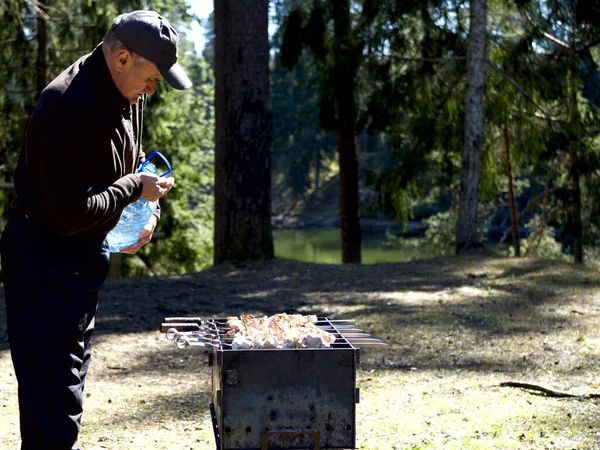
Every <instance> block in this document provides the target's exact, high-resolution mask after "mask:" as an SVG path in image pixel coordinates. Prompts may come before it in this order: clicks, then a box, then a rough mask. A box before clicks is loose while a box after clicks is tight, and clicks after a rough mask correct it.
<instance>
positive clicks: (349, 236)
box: [332, 0, 362, 264]
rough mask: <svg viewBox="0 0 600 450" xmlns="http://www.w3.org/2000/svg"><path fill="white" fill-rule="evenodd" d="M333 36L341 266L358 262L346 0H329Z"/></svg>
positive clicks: (351, 50)
mask: <svg viewBox="0 0 600 450" xmlns="http://www.w3.org/2000/svg"><path fill="white" fill-rule="evenodd" d="M332 4H333V9H334V15H333V16H334V20H335V24H334V33H335V44H334V45H335V68H334V85H335V101H336V110H337V122H338V160H339V165H340V219H341V228H342V235H341V238H342V262H343V263H344V264H348V263H356V264H360V262H361V243H362V234H361V229H360V212H359V204H358V159H357V152H356V129H355V122H356V101H355V98H354V88H355V80H356V75H357V67H358V61H357V58H358V55H357V52H356V44H355V42H354V39H353V36H352V21H351V16H350V0H333V1H332Z"/></svg>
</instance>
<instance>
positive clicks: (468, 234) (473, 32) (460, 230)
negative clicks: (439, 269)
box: [456, 0, 487, 253]
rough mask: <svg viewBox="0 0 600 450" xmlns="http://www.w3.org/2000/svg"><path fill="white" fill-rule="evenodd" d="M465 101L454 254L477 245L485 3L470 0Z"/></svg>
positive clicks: (484, 0) (484, 58)
mask: <svg viewBox="0 0 600 450" xmlns="http://www.w3.org/2000/svg"><path fill="white" fill-rule="evenodd" d="M470 9H471V11H470V17H471V23H470V31H469V48H468V53H467V92H466V97H465V143H464V151H463V161H462V169H461V174H460V201H459V211H458V219H457V221H456V253H459V252H461V250H463V249H466V248H469V247H471V246H473V245H474V244H477V242H478V236H477V207H478V203H479V201H478V191H479V178H480V172H481V154H482V150H483V91H484V83H485V67H486V56H485V48H486V23H487V16H486V15H487V11H486V10H487V0H471V8H470Z"/></svg>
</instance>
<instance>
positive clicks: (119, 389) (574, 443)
mask: <svg viewBox="0 0 600 450" xmlns="http://www.w3.org/2000/svg"><path fill="white" fill-rule="evenodd" d="M599 288H600V274H599V273H598V272H597V271H596V270H594V269H591V268H587V267H583V266H574V265H571V264H567V263H563V262H552V261H541V260H535V259H520V260H517V259H507V258H489V257H482V256H472V257H461V258H457V257H447V258H436V259H429V260H419V261H412V262H408V263H395V264H380V265H369V266H367V265H364V266H334V265H317V264H311V263H303V262H297V261H288V260H281V259H279V260H275V261H272V262H269V263H263V264H257V265H246V266H238V267H234V266H228V267H216V268H213V269H210V270H207V271H204V272H200V273H197V274H190V275H186V276H182V277H171V278H139V279H126V280H109V281H108V282H107V284H106V286H105V287H104V288H103V291H102V299H101V305H100V310H99V316H98V325H97V334H96V336H95V348H94V355H93V362H92V367H91V370H90V374H89V379H88V382H87V386H86V399H85V404H84V406H85V413H84V423H83V427H82V432H81V440H80V441H81V444H82V446H83V447H84V448H85V450H98V449H110V450H133V449H135V450H139V449H170V450H177V449H182V450H183V449H200V450H208V449H214V437H213V432H212V428H211V423H210V417H209V413H208V407H207V404H208V402H209V397H210V393H211V379H210V372H209V370H208V366H207V363H206V356H205V355H204V354H203V353H201V352H199V351H196V350H195V349H189V348H188V349H185V350H178V349H176V348H175V346H174V345H173V343H172V342H169V341H166V340H165V339H164V337H163V336H162V335H161V334H160V333H158V332H157V331H156V329H157V327H158V325H159V323H160V321H161V320H162V318H163V317H166V316H174V315H200V316H203V317H211V316H220V317H222V316H224V315H233V314H240V313H241V312H244V313H254V314H272V313H274V312H281V311H287V312H290V311H297V312H302V313H315V314H319V315H327V316H331V317H344V318H352V319H355V321H356V325H357V326H359V327H360V328H363V329H364V330H365V331H368V332H370V333H371V334H373V335H374V336H376V337H378V338H380V339H382V340H383V341H385V342H386V343H388V347H387V348H385V349H363V350H361V364H360V368H359V370H358V372H357V387H359V388H360V403H359V404H358V405H357V446H358V448H359V449H360V450H395V449H402V450H409V449H413V450H415V449H423V450H424V449H428V450H429V449H436V450H439V449H443V450H459V449H460V450H465V449H477V450H486V449H501V450H508V449H519V450H544V449H549V450H550V449H565V450H566V449H568V450H571V449H577V450H584V449H586V450H597V449H600V431H598V417H600V414H599V413H600V407H599V406H600V405H599V403H598V400H595V399H585V398H574V399H569V398H551V397H547V396H543V395H538V394H536V393H534V392H526V391H523V390H520V389H515V388H507V387H500V383H502V382H504V381H522V382H528V383H534V384H538V385H541V386H544V387H547V388H551V389H555V390H559V391H564V392H570V393H574V394H581V395H583V394H585V393H589V392H598V390H599V389H600V388H599V385H600V374H599V372H598V367H599V364H598V363H599V362H600V356H599V349H600V331H599V329H598V323H599V321H598V319H599V318H600V294H599V292H600V291H599ZM0 304H2V303H0ZM0 314H1V313H0ZM0 323H3V318H2V317H0ZM1 326H2V325H0V327H1ZM3 339H4V343H2V340H3ZM7 349H8V346H7V344H6V342H5V335H4V337H3V334H2V329H0V448H1V449H16V448H18V445H19V444H18V420H17V415H18V410H17V405H16V382H15V379H14V375H13V373H12V367H11V364H10V356H9V352H8V350H7Z"/></svg>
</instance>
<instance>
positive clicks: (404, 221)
mask: <svg viewBox="0 0 600 450" xmlns="http://www.w3.org/2000/svg"><path fill="white" fill-rule="evenodd" d="M259 3H260V4H262V6H263V7H262V8H260V9H259V8H257V9H256V10H252V11H247V10H242V9H240V10H238V9H236V8H233V7H231V8H227V9H223V10H220V9H219V8H216V9H215V11H214V12H213V14H211V16H210V17H208V18H206V19H199V18H197V17H194V16H193V14H192V13H191V12H190V10H189V5H188V4H187V3H186V2H185V1H184V0H161V1H140V0H119V1H106V2H96V1H84V0H81V1H63V0H47V1H46V2H44V3H42V2H38V1H36V0H3V1H2V11H1V14H2V15H1V16H0V20H1V21H2V27H0V29H1V31H0V34H1V37H0V52H1V53H0V54H1V55H2V60H1V67H2V69H1V70H0V79H1V85H2V89H1V90H0V105H1V111H2V121H1V125H0V148H1V149H2V151H1V152H0V181H1V182H2V185H1V187H2V189H1V190H0V212H1V220H2V222H0V228H2V227H3V224H4V223H5V222H6V220H7V218H8V216H9V214H10V202H11V200H12V198H13V197H14V194H15V192H14V189H12V178H13V172H14V168H15V162H16V160H17V155H18V152H19V150H20V147H21V144H22V140H23V136H24V132H25V129H26V125H27V120H28V117H29V115H30V114H31V112H32V110H33V108H34V106H35V102H36V98H37V97H38V95H39V93H40V92H41V90H42V89H43V88H44V87H45V85H46V84H47V83H48V82H49V81H51V80H52V79H53V78H54V77H55V76H56V75H57V74H59V73H60V72H61V71H62V70H64V68H66V67H67V66H68V65H69V64H70V63H71V62H72V61H73V60H74V59H76V58H77V57H79V56H80V55H82V54H85V53H87V52H89V51H91V50H92V49H93V48H94V47H95V46H96V45H97V44H98V43H99V42H100V41H101V40H102V37H103V35H104V33H105V31H106V29H107V27H108V26H109V24H110V22H111V21H112V18H113V17H114V16H115V15H117V14H118V13H119V12H123V11H128V10H133V9H144V8H148V9H156V10H158V11H159V12H161V13H162V14H164V15H165V16H166V17H167V18H168V19H169V20H170V21H171V22H172V23H173V24H174V26H175V27H176V28H179V29H181V30H188V29H189V27H190V24H191V23H192V22H193V21H198V20H201V22H202V25H203V26H204V30H205V36H204V38H205V39H206V45H205V46H204V49H203V51H202V52H201V53H198V52H197V51H196V50H195V47H194V44H193V42H192V39H191V37H190V34H189V33H185V32H182V33H181V35H182V36H181V40H182V43H181V48H180V55H179V56H180V61H181V62H182V63H183V64H184V65H185V67H186V68H187V70H188V72H189V73H190V74H191V75H190V76H191V78H192V80H193V82H194V84H193V88H192V89H190V90H189V91H186V92H183V93H182V92H174V91H173V90H169V89H168V88H166V87H165V86H159V87H158V89H157V92H156V94H155V95H153V96H152V97H151V98H150V100H149V102H148V111H147V114H146V120H145V123H144V148H145V149H151V150H155V149H159V150H160V151H161V152H162V153H163V154H165V155H168V157H169V159H170V160H171V161H172V164H173V167H174V168H175V172H174V174H175V176H176V180H177V181H176V182H177V188H176V189H174V191H173V193H172V194H171V195H169V196H168V197H166V198H165V199H163V201H162V210H163V220H161V222H160V224H159V228H158V232H157V234H156V238H155V239H154V240H153V241H152V242H151V244H149V245H147V246H146V247H145V248H144V249H143V250H142V251H141V252H139V254H138V255H136V256H135V257H121V255H114V257H115V259H116V260H118V267H117V268H116V271H113V274H120V275H124V276H128V275H133V274H137V275H144V274H146V275H147V274H177V273H186V272H192V271H196V270H200V269H202V268H206V267H209V266H210V265H212V264H218V263H220V262H222V261H244V260H264V259H269V258H272V257H274V256H275V255H274V251H273V237H272V234H273V230H274V229H277V228H282V227H287V228H293V227H302V226H310V225H312V226H315V225H316V226H318V223H317V224H315V223H314V222H315V220H314V219H313V221H312V222H313V223H311V212H312V213H314V212H315V211H317V212H321V213H323V211H325V214H327V215H328V217H325V219H327V220H323V217H320V219H319V220H320V221H321V222H327V223H333V224H335V225H336V226H338V227H339V228H340V230H341V233H340V240H341V248H342V259H343V262H346V263H360V262H361V237H362V235H361V223H363V224H367V225H368V223H369V220H370V219H377V218H385V219H389V220H391V221H394V222H395V223H396V224H397V225H398V227H396V228H395V229H396V232H390V233H388V238H387V241H388V242H387V243H388V244H389V245H395V243H396V244H397V243H398V242H400V241H402V240H403V239H404V238H406V237H407V236H409V235H410V234H411V233H410V227H409V225H410V224H419V225H421V226H420V227H418V229H419V230H420V232H419V233H418V236H417V238H418V239H417V244H416V245H418V246H423V247H429V248H430V249H434V254H435V253H437V254H452V253H458V254H461V253H462V252H465V251H470V250H472V249H477V248H482V247H485V246H489V247H493V248H494V249H495V251H500V252H502V253H503V254H505V255H510V256H516V257H518V256H521V255H536V256H542V257H548V258H563V259H564V258H566V259H569V260H571V261H573V262H575V263H583V262H584V261H585V260H586V259H587V260H590V261H593V260H594V259H595V248H596V247H595V243H596V241H597V238H598V232H599V230H598V223H599V219H598V218H599V217H600V216H599V214H598V209H599V208H600V197H599V195H600V194H598V193H599V192H600V190H599V187H600V176H599V175H600V157H599V155H600V153H599V152H600V147H599V140H598V127H599V119H600V116H599V108H600V94H599V92H600V72H599V71H598V58H599V57H600V54H599V50H598V48H599V47H598V43H599V42H600V28H599V27H598V22H599V21H600V7H599V6H598V2H597V1H585V2H584V1H557V0H515V1H511V2H505V1H493V0H489V1H486V0H478V1H472V2H470V3H469V2H465V1H462V0H428V1H395V0H364V1H349V0H347V1H343V0H340V1H332V2H327V1H319V0H294V1H292V0H275V1H272V2H259ZM216 5H217V6H218V5H219V2H217V3H216ZM234 23H243V24H244V26H243V27H232V26H231V24H234ZM219 30H220V32H219ZM256 36H262V37H263V38H257V37H256ZM265 36H266V38H264V37H265ZM235 46H238V47H239V49H240V50H243V51H245V52H246V54H247V55H252V57H249V58H247V60H245V61H244V64H243V65H239V64H238V65H237V66H236V61H235V60H234V59H233V58H229V56H230V55H231V54H232V48H235ZM238 66H239V68H238V69H237V75H236V77H238V78H237V80H238V81H237V83H234V82H233V81H228V83H230V84H229V85H226V83H225V82H224V81H219V76H220V74H221V76H223V75H222V74H223V73H225V72H226V71H228V70H236V69H235V68H236V67H238ZM261 69H262V70H261ZM249 73H252V74H254V73H258V74H259V75H256V78H255V79H252V80H248V79H243V77H248V74H249ZM253 76H254V75H253ZM234 78H235V77H234ZM220 83H221V84H220ZM246 83H250V84H251V85H252V86H255V87H256V89H258V91H257V93H252V94H248V92H250V91H251V90H249V89H246V90H244V86H246ZM218 86H221V88H220V89H222V92H221V93H220V92H219V91H218V89H217V88H218ZM258 86H261V88H260V89H259V88H258ZM253 89H255V88H253ZM261 89H262V90H261ZM222 95H226V96H231V97H236V96H237V100H235V101H233V100H231V99H230V100H228V102H229V103H221V104H219V98H224V97H221V96H222ZM249 95H250V97H253V98H249V97H248V96H249ZM228 98H229V97H228ZM215 107H216V108H215ZM248 108H250V109H252V108H255V109H256V108H258V109H259V110H260V111H259V112H258V113H257V112H256V111H255V112H254V113H252V114H250V113H248V115H247V117H248V121H249V122H248V123H249V124H250V125H249V127H250V128H249V129H248V130H246V131H240V126H241V125H240V123H241V122H240V121H239V120H238V122H237V123H232V122H231V120H233V117H234V115H236V114H237V115H240V114H246V113H247V110H248ZM255 113H256V114H255ZM253 114H254V115H253ZM257 114H258V115H257ZM255 116H256V117H255ZM245 117H246V116H245ZM244 120H246V119H244ZM252 120H256V121H257V122H256V123H251V122H252ZM236 127H237V128H236ZM240 133H242V134H240ZM244 133H245V134H244ZM233 135H235V136H238V138H235V139H233V138H231V136H233ZM219 136H221V138H222V139H221V138H220V137H219ZM147 153H148V152H147ZM261 167H262V168H261ZM232 178H236V179H238V180H242V181H241V182H239V183H235V182H233V183H232V182H230V180H231V179H232ZM239 195H242V196H243V198H244V200H243V201H242V202H241V203H240V202H238V201H237V200H233V199H234V198H236V197H237V196H239ZM313 216H314V214H313ZM498 249H500V250H498Z"/></svg>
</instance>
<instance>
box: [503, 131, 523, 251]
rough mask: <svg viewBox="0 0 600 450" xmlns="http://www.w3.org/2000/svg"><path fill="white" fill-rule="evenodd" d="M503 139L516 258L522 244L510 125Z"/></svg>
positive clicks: (504, 132)
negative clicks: (511, 159) (511, 152)
mask: <svg viewBox="0 0 600 450" xmlns="http://www.w3.org/2000/svg"><path fill="white" fill-rule="evenodd" d="M503 137H504V156H505V159H506V172H507V173H508V203H509V207H510V227H511V229H512V240H513V247H514V249H515V256H521V243H520V241H519V216H518V215H517V202H516V200H515V182H514V179H513V171H512V162H511V161H510V135H509V133H508V125H504V130H503Z"/></svg>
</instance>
